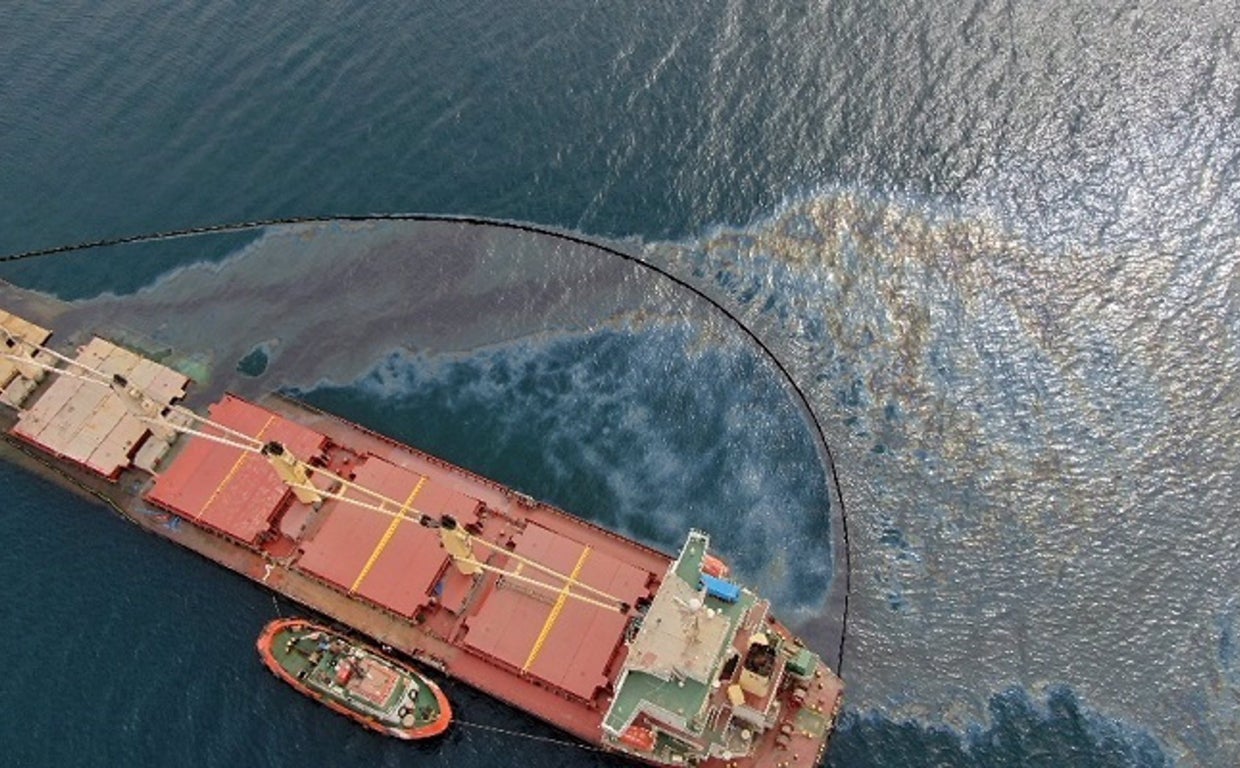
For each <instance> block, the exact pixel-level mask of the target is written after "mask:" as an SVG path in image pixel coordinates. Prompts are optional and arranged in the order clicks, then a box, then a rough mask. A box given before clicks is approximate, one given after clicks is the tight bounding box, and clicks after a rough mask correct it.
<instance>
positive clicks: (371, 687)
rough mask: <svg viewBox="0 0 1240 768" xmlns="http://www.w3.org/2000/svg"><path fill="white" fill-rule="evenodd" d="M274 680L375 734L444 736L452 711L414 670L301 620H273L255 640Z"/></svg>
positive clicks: (442, 697)
mask: <svg viewBox="0 0 1240 768" xmlns="http://www.w3.org/2000/svg"><path fill="white" fill-rule="evenodd" d="M258 653H259V655H260V656H262V658H263V662H264V663H266V665H267V668H268V669H270V670H271V671H272V673H273V674H274V675H275V676H276V677H279V678H281V679H282V680H284V681H285V682H287V683H288V684H289V685H291V686H293V687H294V688H296V689H297V690H299V691H301V692H302V693H304V694H306V695H307V696H309V697H311V698H313V699H316V700H318V701H319V702H321V703H323V704H326V705H327V706H328V707H331V708H332V709H333V710H335V711H337V712H339V713H340V714H342V715H346V716H347V717H350V718H352V719H353V720H356V721H357V722H359V723H361V724H362V725H364V726H366V727H367V728H370V729H372V730H375V731H378V732H379V733H383V734H387V735H388V736H395V737H396V738H398V739H410V740H412V739H426V738H430V737H431V736H436V735H438V734H440V733H443V732H444V730H445V729H447V727H448V724H449V723H450V722H451V721H452V709H451V707H450V706H449V705H448V699H447V697H445V696H444V695H443V692H442V691H440V690H439V686H437V685H435V684H434V683H433V682H431V681H430V680H428V679H427V678H426V677H424V676H422V675H420V674H418V672H417V671H415V670H414V669H412V668H411V667H408V666H406V665H404V664H401V663H400V662H398V661H396V660H395V659H392V658H389V657H387V656H384V655H383V654H381V653H379V652H378V651H376V650H374V649H372V648H370V647H368V646H365V645H362V644H361V643H358V642H356V641H354V640H351V639H349V638H347V637H345V636H344V635H342V634H340V633H339V632H335V631H333V630H331V629H328V628H327V627H323V626H320V625H318V624H314V623H312V622H309V621H306V620H305V619H277V620H275V621H273V622H271V623H270V624H268V625H267V626H266V627H265V628H264V629H263V633H262V634H261V635H260V636H259V638H258Z"/></svg>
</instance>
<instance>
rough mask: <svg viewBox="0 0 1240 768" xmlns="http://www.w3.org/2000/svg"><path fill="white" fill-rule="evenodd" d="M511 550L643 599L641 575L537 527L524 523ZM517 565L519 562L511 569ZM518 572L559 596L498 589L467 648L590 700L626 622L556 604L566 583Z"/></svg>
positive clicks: (474, 622) (615, 615)
mask: <svg viewBox="0 0 1240 768" xmlns="http://www.w3.org/2000/svg"><path fill="white" fill-rule="evenodd" d="M587 550H588V551H587ZM514 551H515V552H516V553H517V554H520V555H522V556H524V557H526V558H529V559H530V560H533V561H535V562H539V563H542V564H543V565H546V566H549V567H550V568H553V569H554V570H556V571H559V572H560V573H565V574H570V575H571V574H576V578H577V580H578V581H581V582H584V583H585V584H588V585H589V586H591V587H596V588H598V589H601V590H603V591H604V592H606V593H607V594H609V595H615V596H617V597H620V598H621V599H624V600H628V601H629V602H630V603H632V602H633V601H636V599H637V598H638V597H641V596H642V595H644V594H646V588H645V585H646V580H647V578H648V574H647V573H646V572H644V571H642V570H640V569H638V568H635V567H633V566H630V565H626V564H624V563H622V562H620V561H619V560H616V559H615V558H613V557H611V556H609V555H607V554H606V553H604V552H596V551H594V550H593V549H589V548H588V547H586V546H585V545H583V544H581V543H579V542H576V541H573V540H572V539H569V538H568V537H566V536H562V535H560V534H557V533H554V532H552V531H550V530H548V529H546V528H544V527H542V526H541V525H534V524H531V525H529V526H527V527H526V529H525V530H524V531H523V532H522V533H521V534H520V535H519V536H517V537H516V548H515V550H514ZM515 568H516V563H511V564H510V565H509V566H508V569H509V570H515ZM520 574H521V575H522V576H526V577H528V578H532V579H537V580H538V581H541V582H543V583H545V584H548V585H550V586H551V587H553V588H554V590H557V591H553V590H543V589H540V588H538V587H536V586H530V585H525V584H521V583H519V582H512V583H507V582H504V583H501V584H498V585H496V586H495V587H494V589H492V590H491V591H490V592H489V593H488V595H487V597H486V599H485V601H484V602H483V603H482V606H481V607H480V608H479V609H478V610H477V612H476V614H475V615H474V616H473V617H471V618H470V619H469V621H468V622H467V626H468V627H469V633H468V634H467V635H466V636H465V644H466V645H467V646H468V647H469V648H471V649H473V650H475V651H479V652H481V653H484V654H486V655H488V656H492V657H494V658H497V659H499V660H501V661H503V662H505V663H506V664H509V665H510V666H512V667H515V668H516V669H519V670H522V671H524V672H528V673H529V674H532V675H534V676H535V677H538V678H540V679H542V680H545V681H546V682H548V683H550V684H552V685H554V686H556V687H558V688H561V689H563V690H565V691H568V692H569V693H572V694H575V695H577V696H580V697H581V698H583V699H589V698H591V697H592V696H593V695H594V691H595V689H596V688H597V687H599V686H602V685H605V684H606V682H607V678H606V675H605V674H604V672H605V669H606V667H607V662H608V660H609V659H610V658H611V656H612V654H613V652H614V651H615V649H616V646H617V644H618V642H619V640H620V636H621V633H622V632H623V631H624V627H625V624H626V623H627V617H626V616H624V615H622V614H620V613H619V612H617V611H614V610H607V609H604V608H600V607H598V606H595V605H590V604H588V603H583V602H579V601H577V600H570V599H567V598H565V599H563V600H561V599H559V593H558V590H559V589H561V588H562V587H563V585H564V580H563V579H559V578H557V577H555V576H552V575H549V574H545V573H541V572H539V571H538V570H537V569H533V568H524V569H522V570H521V571H520ZM575 591H576V592H577V593H579V594H588V593H586V592H584V591H583V590H580V589H577V590H575ZM557 604H558V605H559V609H558V610H557V608H556V606H557ZM553 613H554V614H555V615H554V616H553V615H552V614H553ZM540 638H541V642H539V639H540Z"/></svg>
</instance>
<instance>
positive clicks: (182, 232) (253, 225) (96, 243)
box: [0, 213, 852, 675]
mask: <svg viewBox="0 0 1240 768" xmlns="http://www.w3.org/2000/svg"><path fill="white" fill-rule="evenodd" d="M340 221H344V222H359V223H365V222H371V221H425V222H441V223H456V224H471V225H477V226H486V227H495V228H498V229H508V230H512V231H516V232H524V233H527V234H532V235H538V236H543V237H552V238H558V239H560V240H564V241H566V242H569V243H573V244H576V245H582V246H585V247H587V248H594V249H597V250H600V251H602V252H603V253H606V254H609V255H611V256H615V257H618V258H620V259H623V260H624V261H628V262H630V263H632V264H636V265H638V266H640V267H642V268H643V269H646V270H648V271H650V272H653V273H654V274H656V275H658V276H660V277H662V278H664V279H666V280H669V281H670V282H672V283H673V284H675V285H677V286H679V287H680V288H683V289H685V290H687V291H689V292H690V293H691V294H693V295H694V296H696V297H697V298H699V299H701V300H703V301H705V302H706V303H707V304H708V305H710V306H711V307H713V308H714V309H715V310H716V311H717V312H719V313H720V314H721V315H722V316H723V317H725V318H726V319H728V320H729V321H731V322H732V324H733V325H735V326H736V327H737V328H740V329H741V331H742V332H743V333H744V334H745V335H746V336H747V337H748V338H749V340H750V341H751V342H753V344H754V345H756V346H757V348H758V349H759V350H761V352H762V354H763V355H765V356H766V358H767V359H768V360H769V361H770V362H771V363H772V364H773V365H774V366H775V368H776V370H778V371H779V374H780V376H781V377H782V378H783V380H784V382H785V383H786V384H787V385H788V386H789V387H790V388H791V389H792V391H793V392H794V393H795V394H796V396H797V399H798V400H799V402H800V406H801V409H802V411H803V412H804V413H805V415H806V416H807V417H808V418H809V420H810V422H811V423H812V424H813V425H814V431H815V433H816V436H817V438H818V447H819V448H820V450H821V451H822V456H824V457H825V459H826V463H827V470H828V472H829V474H830V476H831V481H832V484H833V485H834V486H835V497H836V501H837V502H838V503H839V505H840V527H841V533H842V534H843V538H844V542H843V544H844V547H843V550H844V605H843V609H842V616H841V619H840V643H839V655H838V656H837V659H836V671H837V672H838V673H840V674H841V675H842V674H843V668H844V644H845V639H846V637H847V635H848V613H849V605H850V599H851V596H852V542H851V540H850V537H849V530H848V509H847V507H846V506H845V504H844V492H843V490H842V489H841V488H840V479H839V473H838V471H837V470H836V467H835V456H834V454H833V453H832V452H831V446H830V445H829V444H828V443H827V437H826V433H825V432H824V431H823V428H822V423H821V422H820V421H819V419H818V414H817V413H816V412H815V411H814V408H813V406H811V405H810V402H809V398H808V397H806V395H805V392H804V391H803V390H802V389H801V387H800V385H799V384H797V382H796V380H795V379H794V378H793V376H792V374H791V372H790V371H789V370H788V368H787V367H786V366H785V365H784V363H783V361H781V360H780V359H779V357H777V356H776V355H775V353H774V351H772V350H771V348H770V347H769V346H767V344H766V342H764V341H763V340H762V338H761V337H759V336H758V334H757V333H756V332H754V331H753V330H752V329H751V328H750V327H749V326H748V325H746V324H745V323H744V322H743V321H742V320H741V319H740V318H739V317H738V316H737V315H736V314H735V313H734V312H732V311H731V310H730V309H728V308H727V307H726V306H724V305H723V303H722V302H721V301H719V300H718V299H716V298H714V297H713V296H711V295H710V294H708V293H706V292H705V291H704V290H703V289H701V288H698V287H696V286H694V285H692V284H691V283H689V282H688V281H686V280H685V279H683V278H681V277H678V276H676V275H674V274H672V273H671V272H669V271H668V270H666V269H664V268H663V267H660V266H658V265H657V264H653V263H651V262H649V261H647V260H645V259H643V258H642V257H640V256H636V255H633V254H631V253H626V252H624V251H621V250H619V249H618V248H613V247H611V246H609V245H605V244H603V243H599V242H595V241H593V240H590V239H588V238H586V237H584V236H582V235H576V234H572V233H569V232H562V231H559V230H555V229H551V228H549V227H543V226H539V225H536V224H528V223H523V222H516V221H506V220H503V219H488V218H485V217H481V216H453V215H449V214H435V213H369V214H345V215H338V216H290V217H283V218H273V219H259V220H255V221H246V222H234V223H227V224H209V225H206V226H199V227H186V228H184V229H173V230H167V231H164V232H151V233H144V234H138V235H123V236H119V237H112V238H103V239H99V240H93V241H88V242H81V243H73V244H69V245H57V246H53V247H50V248H36V249H32V250H28V251H22V252H19V253H13V254H8V255H5V256H0V263H6V262H14V261H24V260H27V259H34V258H39V257H43V256H52V255H55V254H63V253H70V252H74V251H82V250H89V249H92V248H106V247H110V246H116V245H128V244H131V243H148V242H159V241H164V240H176V239H180V238H185V237H194V236H197V235H205V234H226V233H230V232H245V231H249V230H253V229H262V228H264V227H272V226H286V225H294V224H330V223H333V222H340Z"/></svg>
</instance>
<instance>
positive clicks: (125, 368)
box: [0, 311, 843, 768]
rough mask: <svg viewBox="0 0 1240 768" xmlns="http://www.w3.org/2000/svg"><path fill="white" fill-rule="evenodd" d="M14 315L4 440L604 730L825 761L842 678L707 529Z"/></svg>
mask: <svg viewBox="0 0 1240 768" xmlns="http://www.w3.org/2000/svg"><path fill="white" fill-rule="evenodd" d="M49 324H52V323H49ZM0 329H3V333H2V334H0V338H3V341H4V346H5V349H4V351H3V354H2V355H0V402H2V403H3V404H4V405H5V406H7V407H0V426H3V428H4V433H5V446H4V448H5V450H4V454H5V456H6V457H7V458H9V459H10V460H12V461H16V462H18V463H21V464H23V465H25V466H27V467H29V468H30V469H32V470H33V471H36V472H40V473H43V474H44V475H46V476H49V477H53V478H54V479H56V480H58V481H60V482H62V483H64V484H66V485H68V486H70V487H73V488H77V489H82V490H85V491H87V492H89V493H90V494H91V495H92V496H94V497H96V498H98V499H102V500H103V501H104V502H106V503H108V504H110V505H111V506H113V507H114V508H115V509H116V510H118V511H119V512H121V513H122V514H123V515H124V516H126V517H127V518H129V519H130V520H132V521H133V522H135V523H137V524H139V525H141V526H143V527H145V528H147V529H148V530H150V531H152V532H153V533H156V534H158V535H160V536H163V537H166V538H168V539H171V540H173V541H175V542H176V543H177V544H179V545H181V546H184V547H186V548H188V549H190V550H192V551H194V552H197V553H199V554H200V555H202V556H204V557H207V558H209V559H210V560H212V561H214V562H216V563H219V564H220V565H223V566H225V567H227V568H230V569H232V570H234V571H236V572H238V573H240V574H242V575H244V576H247V577H248V578H251V579H253V580H255V581H256V582H258V583H260V584H263V585H265V586H266V587H268V588H270V589H272V590H274V591H276V592H278V593H280V594H282V595H284V596H286V597H288V598H289V599H291V600H293V601H295V602H297V603H299V604H301V605H303V606H305V607H306V608H308V609H310V610H312V611H314V612H316V613H318V614H321V615H323V616H326V617H330V618H331V619H332V620H334V621H336V622H338V623H339V624H341V625H344V626H347V627H350V628H352V629H354V630H356V631H357V632H358V633H360V634H362V635H364V636H366V637H368V638H370V639H372V640H373V641H374V642H375V643H377V644H380V645H382V646H383V647H384V648H385V649H387V648H391V649H393V650H392V652H393V654H397V655H400V656H401V657H405V658H408V659H410V660H411V661H413V662H414V663H417V664H419V665H421V666H424V667H431V668H434V669H436V670H438V671H440V672H442V673H443V674H445V675H448V676H450V677H452V678H455V679H456V680H459V681H461V682H463V683H465V684H468V685H470V686H473V687H474V688H476V689H478V690H480V691H483V692H485V693H487V694H489V695H491V696H493V697H495V698H497V699H500V700H502V701H504V702H507V703H508V704H510V705H511V706H513V707H515V708H517V709H520V710H523V711H525V712H527V713H529V714H531V715H533V716H535V717H537V718H539V719H541V720H543V721H545V722H547V723H549V724H550V725H552V726H555V727H557V728H559V729H561V730H563V731H564V732H566V733H568V734H571V735H573V736H575V737H576V738H578V739H580V740H581V741H583V742H585V743H587V744H589V745H593V746H596V747H599V748H602V749H604V750H607V751H611V752H615V753H619V754H622V755H626V756H628V757H631V758H633V759H635V760H638V761H641V762H644V763H648V764H653V765H664V766H681V765H691V766H710V767H711V768H808V767H809V766H814V765H817V764H818V763H819V762H820V761H821V759H822V756H823V754H824V751H825V750H826V747H827V744H828V741H829V738H830V736H831V733H832V731H833V729H834V726H835V722H836V718H837V716H838V714H839V712H840V707H841V703H842V700H843V683H842V681H841V680H840V678H839V677H838V676H837V675H836V674H835V673H834V672H833V671H832V670H831V669H830V668H829V667H828V666H827V664H826V663H824V661H823V659H822V658H821V657H820V656H819V655H818V654H817V653H815V652H814V651H812V650H811V649H810V648H808V647H806V645H805V644H804V643H803V642H802V641H801V640H800V639H799V638H798V637H797V636H796V635H795V634H794V633H793V632H792V631H791V630H790V629H789V628H788V627H787V626H785V625H784V624H783V623H781V622H780V621H779V620H778V619H777V618H776V617H775V616H774V615H773V614H772V612H771V606H770V603H769V601H768V600H766V599H764V598H762V597H761V596H759V595H757V594H755V593H754V592H753V591H751V590H750V589H748V588H746V587H744V586H743V585H741V584H739V583H737V582H736V581H734V580H732V579H731V578H730V576H729V573H728V570H727V566H726V565H725V564H724V562H723V560H722V559H721V558H720V557H719V556H718V554H717V553H712V552H711V551H710V539H709V536H708V534H707V533H705V532H703V531H698V530H691V531H688V532H687V538H686V541H685V543H684V545H683V546H682V547H681V549H680V551H679V552H678V553H676V554H675V555H668V554H665V553H663V552H660V551H658V550H656V549H653V548H651V547H648V546H646V545H643V544H641V543H639V542H635V541H633V540H630V539H628V538H625V537H623V536H621V535H619V534H617V533H614V532H612V531H609V530H606V529H604V528H601V527H599V526H596V525H594V524H592V523H590V522H588V521H586V520H583V519H581V518H578V517H575V516H573V515H570V514H568V513H566V512H564V511H562V510H559V509H557V508H555V507H553V506H551V505H549V504H546V503H542V502H539V501H536V500H535V499H533V498H531V497H529V496H527V495H525V494H522V493H520V492H517V491H515V490H513V489H511V488H508V487H506V486H504V485H501V484H499V483H497V482H494V481H492V480H489V479H487V478H485V477H482V476H479V475H477V474H475V473H473V472H471V471H469V470H467V469H464V468H461V467H458V466H454V465H453V464H450V463H448V462H446V461H444V460H442V459H439V458H437V457H435V456H432V455H429V454H427V453H424V452H422V451H420V450H417V449H416V448H412V447H410V446H407V445H403V444H401V443H398V442H396V441H394V440H392V439H389V438H387V437H385V436H383V435H381V434H378V433H376V432H373V431H371V430H369V429H366V428H364V427H361V426H359V425H356V424H353V423H350V422H348V421H346V420H343V419H341V418H338V417H336V416H333V415H331V414H327V413H324V412H322V411H319V410H317V409H315V408H313V407H311V406H309V405H307V404H305V403H303V402H300V401H297V400H295V399H292V398H289V397H286V396H284V395H281V394H279V393H271V394H268V395H265V396H263V397H259V398H254V399H253V400H248V399H243V398H241V397H238V396H235V395H232V394H225V395H223V396H222V397H219V398H218V399H215V398H213V401H209V402H201V403H199V402H198V401H197V399H196V398H195V396H194V391H193V387H192V382H191V381H190V380H189V378H188V377H187V376H185V375H183V374H181V373H179V372H177V371H176V370H174V369H173V368H171V367H168V366H165V365H163V364H161V363H158V362H156V361H154V360H152V359H149V358H148V357H145V356H143V355H142V354H139V353H138V352H135V351H133V350H131V349H129V348H127V347H125V346H123V345H121V344H117V343H114V342H113V341H110V340H108V339H106V338H104V337H103V336H102V335H92V336H90V337H89V338H85V337H84V336H82V335H80V334H79V336H78V337H75V339H73V341H72V342H71V344H70V347H72V348H71V349H67V350H66V351H65V352H61V351H58V350H57V349H55V348H53V347H52V346H50V345H49V340H50V337H51V335H52V331H51V330H50V329H47V328H44V327H41V326H39V325H37V324H34V323H31V322H27V321H26V320H23V319H22V318H19V317H16V316H14V315H10V314H8V313H6V312H3V311H0Z"/></svg>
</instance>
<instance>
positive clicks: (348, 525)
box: [298, 456, 480, 616]
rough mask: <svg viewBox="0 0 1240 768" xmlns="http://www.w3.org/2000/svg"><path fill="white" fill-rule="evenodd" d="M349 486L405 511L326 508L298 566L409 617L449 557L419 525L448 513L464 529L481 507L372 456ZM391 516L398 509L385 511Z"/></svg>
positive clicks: (344, 505) (332, 504) (358, 495)
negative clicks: (420, 520) (395, 502)
mask: <svg viewBox="0 0 1240 768" xmlns="http://www.w3.org/2000/svg"><path fill="white" fill-rule="evenodd" d="M354 471H355V472H356V477H355V478H354V480H353V482H355V483H357V484H358V485H360V486H362V487H364V488H368V489H371V490H374V491H377V492H379V493H381V494H383V495H384V496H386V497H387V498H389V499H398V500H400V501H401V503H403V504H404V513H405V516H406V517H408V518H411V519H409V520H401V519H400V518H399V517H389V516H387V515H383V514H380V513H378V512H375V511H373V510H370V509H366V508H364V507H359V506H356V505H354V504H351V503H349V502H347V501H336V500H330V501H327V502H326V503H324V505H323V507H322V510H321V511H320V515H321V516H322V518H323V522H322V525H321V526H320V527H319V528H318V530H317V531H316V532H314V533H313V535H312V537H311V538H310V539H309V540H308V541H306V542H303V544H302V548H303V549H304V551H305V554H303V555H302V557H301V559H300V560H299V561H298V567H299V568H301V569H303V570H306V571H309V572H311V573H313V574H315V575H316V576H319V577H321V578H323V579H326V580H327V581H330V582H332V583H333V584H335V585H337V586H339V587H341V588H343V589H346V590H348V591H350V592H352V593H353V594H358V595H361V596H362V597H365V598H366V599H368V600H371V601H373V602H375V603H377V604H379V605H382V606H384V607H385V608H390V609H391V610H393V611H395V612H396V613H399V614H401V615H402V616H412V615H413V614H414V612H415V611H417V609H418V608H419V607H421V606H422V605H423V604H425V603H426V599H427V597H428V596H429V594H430V592H431V588H432V587H433V586H434V584H435V581H436V577H437V576H438V575H439V573H440V571H441V570H442V569H443V567H444V565H445V563H446V561H447V559H448V558H447V554H446V553H445V552H444V551H443V550H442V549H440V546H439V536H438V535H437V534H436V533H435V532H434V531H432V530H429V529H427V528H423V527H422V526H421V525H419V524H418V523H417V519H418V518H419V517H420V516H421V515H423V514H426V515H430V516H431V517H434V518H436V519H438V518H439V516H440V515H444V514H449V515H452V516H454V517H456V519H457V520H459V521H460V522H461V523H462V524H467V523H474V522H476V521H477V519H478V515H477V510H478V507H479V505H480V502H479V501H478V500H477V499H473V498H470V497H468V496H466V495H465V494H463V493H459V492H457V491H454V490H452V489H451V488H448V487H446V486H444V485H443V484H442V483H441V482H437V481H436V480H434V479H431V478H427V477H426V476H424V475H420V474H418V473H416V472H413V471H411V470H408V469H404V468H402V467H398V466H396V465H394V464H391V463H389V462H387V461H384V460H383V459H380V458H378V457H375V456H368V457H366V459H365V460H364V461H363V462H362V463H360V464H359V465H357V466H356V468H355V470H354ZM344 495H345V496H347V497H349V498H354V499H358V500H359V501H362V502H364V503H367V504H371V505H376V506H377V505H378V503H379V502H378V501H377V500H375V499H373V498H370V497H369V496H368V495H367V494H365V493H364V492H360V491H357V490H355V489H348V490H346V491H345V493H344ZM387 507H388V508H389V509H390V510H391V512H392V514H393V515H395V514H396V513H397V511H398V507H396V506H395V505H391V504H389V505H387Z"/></svg>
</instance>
